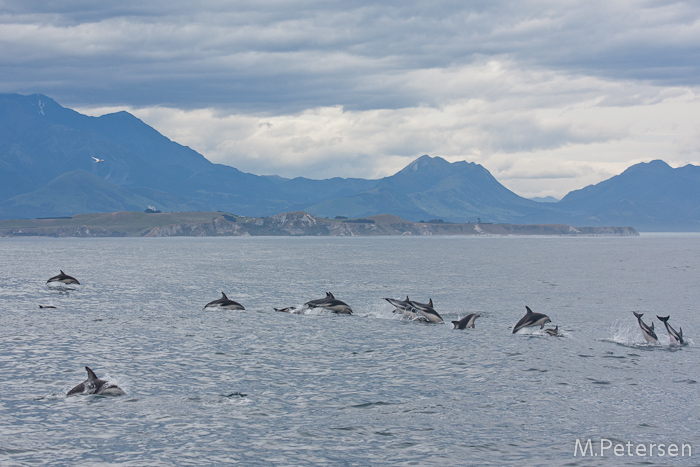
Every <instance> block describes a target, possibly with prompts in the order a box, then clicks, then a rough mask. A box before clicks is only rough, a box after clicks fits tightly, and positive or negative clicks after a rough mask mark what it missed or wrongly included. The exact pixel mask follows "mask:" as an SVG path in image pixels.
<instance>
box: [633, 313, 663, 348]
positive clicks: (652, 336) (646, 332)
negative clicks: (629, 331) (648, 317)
mask: <svg viewBox="0 0 700 467" xmlns="http://www.w3.org/2000/svg"><path fill="white" fill-rule="evenodd" d="M632 313H634V316H636V317H637V321H638V322H639V327H640V328H641V329H642V335H643V336H644V339H646V341H647V342H649V343H650V344H658V343H659V339H658V338H657V337H656V333H655V332H654V323H651V326H647V325H646V323H645V322H644V321H642V316H644V313H637V312H636V311H633V312H632Z"/></svg>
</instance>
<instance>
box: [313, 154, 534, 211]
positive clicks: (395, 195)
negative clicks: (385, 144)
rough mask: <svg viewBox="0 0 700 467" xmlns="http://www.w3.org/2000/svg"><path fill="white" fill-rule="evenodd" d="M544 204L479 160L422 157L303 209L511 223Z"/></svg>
mask: <svg viewBox="0 0 700 467" xmlns="http://www.w3.org/2000/svg"><path fill="white" fill-rule="evenodd" d="M540 209H542V206H541V205H540V204H538V203H536V202H534V201H530V200H527V199H525V198H522V197H520V196H518V195H516V194H515V193H513V192H512V191H510V190H508V189H507V188H505V187H504V186H503V185H501V184H500V183H499V182H498V181H497V180H496V179H495V178H493V176H492V175H491V174H490V173H489V171H488V170H486V169H485V168H484V167H482V166H481V165H479V164H475V163H469V162H464V161H460V162H454V163H449V162H447V161H446V160H444V159H442V158H440V157H430V156H427V155H426V156H422V157H420V158H418V159H416V160H415V161H413V162H411V163H410V164H409V165H408V166H406V167H405V168H404V169H403V170H401V171H400V172H398V173H396V174H395V175H392V176H390V177H386V178H383V179H382V180H380V181H379V183H377V185H376V187H374V188H372V189H370V190H365V191H363V192H361V193H358V194H355V195H351V196H347V197H344V198H337V199H333V200H328V201H325V202H323V203H319V204H316V205H312V206H309V207H308V208H307V209H306V210H307V211H308V212H310V213H312V214H314V215H318V216H334V215H343V216H348V217H366V216H371V215H377V214H383V213H391V214H395V215H397V216H400V217H403V218H405V219H408V220H412V221H417V220H419V219H424V220H428V219H436V218H439V219H442V220H444V221H448V222H469V221H476V220H477V218H481V219H482V221H483V222H511V221H513V220H515V219H518V218H520V217H522V216H524V215H527V214H531V213H533V212H536V211H538V210H540Z"/></svg>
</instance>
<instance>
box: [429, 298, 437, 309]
mask: <svg viewBox="0 0 700 467" xmlns="http://www.w3.org/2000/svg"><path fill="white" fill-rule="evenodd" d="M428 306H429V307H430V308H435V307H434V306H433V299H432V298H431V299H430V300H428Z"/></svg>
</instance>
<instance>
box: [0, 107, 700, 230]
mask: <svg viewBox="0 0 700 467" xmlns="http://www.w3.org/2000/svg"><path fill="white" fill-rule="evenodd" d="M93 157H96V158H98V159H103V160H104V162H99V163H98V162H95V161H94V159H93ZM698 187H700V167H696V166H692V165H688V166H686V167H682V168H679V169H672V168H671V167H669V166H668V165H667V164H666V163H664V162H662V161H653V162H651V163H648V164H638V165H635V166H633V167H630V168H629V169H628V170H626V171H625V172H624V173H622V174H620V175H618V176H616V177H613V178H611V179H609V180H606V181H604V182H602V183H599V184H597V185H593V186H589V187H586V188H583V189H581V190H576V191H573V192H571V193H569V194H568V195H567V196H566V197H564V198H563V199H562V200H561V201H559V202H554V203H544V202H538V201H541V200H538V201H534V200H529V199H525V198H522V197H520V196H518V195H516V194H515V193H513V192H511V191H510V190H508V189H507V188H505V187H504V186H503V185H501V184H500V183H499V182H498V181H497V180H496V179H495V178H494V177H493V176H492V175H491V174H490V173H489V172H488V170H486V169H485V168H484V167H482V166H481V165H478V164H475V163H468V162H464V161H460V162H455V163H449V162H448V161H446V160H444V159H442V158H440V157H430V156H427V155H425V156H422V157H420V158H418V159H417V160H415V161H413V162H411V163H410V164H409V165H408V166H406V167H405V168H404V169H403V170H401V171H399V172H398V173H396V174H394V175H392V176H389V177H385V178H383V179H380V180H363V179H344V178H333V179H329V180H311V179H308V178H303V177H299V178H294V179H287V178H283V177H279V176H259V175H254V174H248V173H244V172H241V171H240V170H238V169H235V168H233V167H229V166H225V165H220V164H213V163H211V162H210V161H208V160H207V159H206V158H204V157H203V156H202V155H201V154H198V153H197V152H196V151H194V150H192V149H190V148H188V147H185V146H182V145H180V144H177V143H175V142H173V141H171V140H169V139H168V138H166V137H165V136H163V135H161V134H160V133H158V132H157V131H156V130H155V129H153V128H151V127H150V126H148V125H146V124H145V123H144V122H142V121H141V120H139V119H138V118H136V117H134V116H133V115H131V114H129V113H127V112H117V113H113V114H108V115H103V116H101V117H89V116H86V115H82V114H80V113H78V112H75V111H73V110H70V109H66V108H64V107H62V106H60V105H59V104H58V103H56V102H55V101H54V100H53V99H51V98H49V97H46V96H44V95H41V94H34V95H31V96H22V95H18V94H0V219H9V218H34V217H52V216H68V215H73V214H79V213H89V212H113V211H121V210H136V211H141V210H143V209H145V208H146V207H147V206H149V205H151V206H154V207H156V208H157V209H158V210H161V211H163V212H168V211H194V210H198V211H205V210H220V211H226V212H232V213H236V214H238V215H243V216H250V217H267V216H272V215H275V214H278V213H283V212H289V211H302V210H303V211H307V212H309V213H311V214H313V215H315V216H324V217H330V218H334V217H336V216H345V217H349V218H360V217H368V216H374V215H379V214H393V215H397V216H400V217H402V218H404V219H407V220H409V221H414V222H415V221H419V220H426V221H427V220H434V219H442V220H443V221H446V222H475V221H477V220H480V221H481V222H484V223H486V222H499V223H514V224H542V223H548V224H569V225H575V226H605V225H609V226H632V227H636V228H637V229H639V230H642V231H645V230H646V231H650V230H659V231H668V230H689V231H700V189H699V188H698Z"/></svg>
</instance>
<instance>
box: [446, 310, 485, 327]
mask: <svg viewBox="0 0 700 467" xmlns="http://www.w3.org/2000/svg"><path fill="white" fill-rule="evenodd" d="M478 317H479V315H477V314H476V313H470V314H468V315H467V316H465V317H464V318H462V319H460V320H459V321H452V324H453V325H454V328H452V329H464V328H473V327H474V321H476V318H478Z"/></svg>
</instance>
